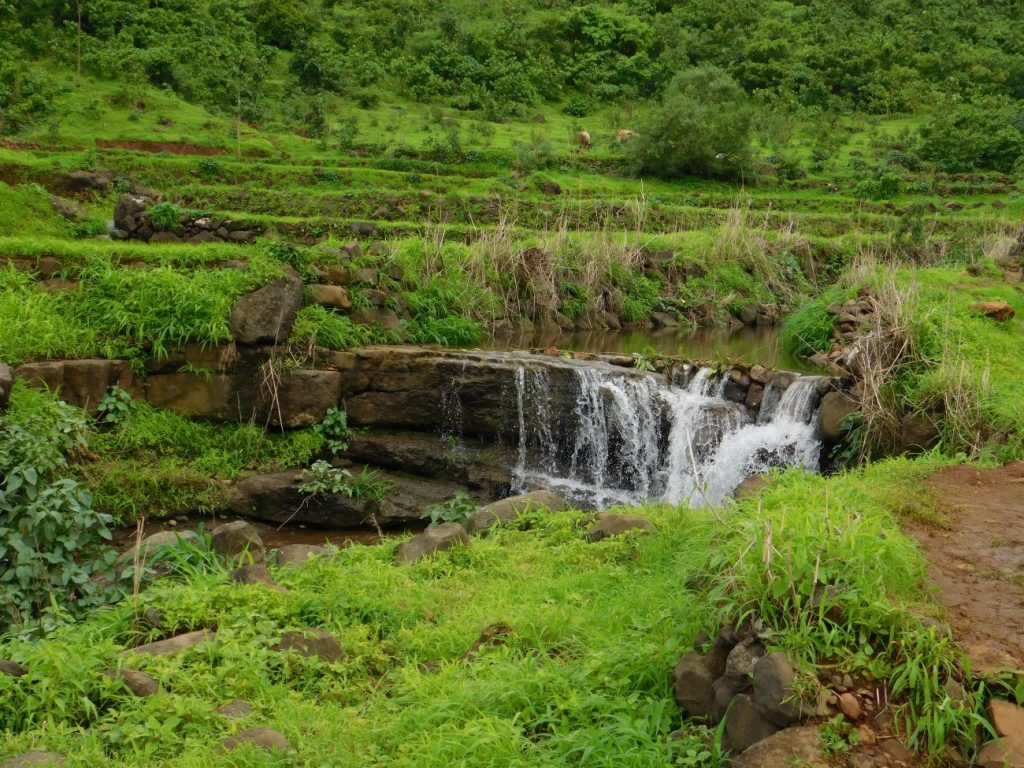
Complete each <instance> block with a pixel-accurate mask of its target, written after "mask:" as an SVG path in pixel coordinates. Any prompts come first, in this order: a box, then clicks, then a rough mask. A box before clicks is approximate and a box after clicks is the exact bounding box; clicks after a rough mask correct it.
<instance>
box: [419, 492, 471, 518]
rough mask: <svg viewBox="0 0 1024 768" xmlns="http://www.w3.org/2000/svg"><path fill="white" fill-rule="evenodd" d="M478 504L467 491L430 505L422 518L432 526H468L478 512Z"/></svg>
mask: <svg viewBox="0 0 1024 768" xmlns="http://www.w3.org/2000/svg"><path fill="white" fill-rule="evenodd" d="M476 506H477V505H476V502H475V501H473V499H471V498H470V496H469V494H468V493H466V492H465V491H459V492H458V493H456V494H455V495H454V496H452V497H451V498H450V499H447V500H446V501H440V502H437V503H435V504H431V505H429V506H428V507H427V508H426V510H425V511H424V512H423V514H422V515H420V517H422V518H423V519H424V520H429V521H430V524H431V525H437V524H438V523H459V524H461V525H466V524H467V523H468V522H469V518H470V516H471V515H472V514H473V512H474V511H476Z"/></svg>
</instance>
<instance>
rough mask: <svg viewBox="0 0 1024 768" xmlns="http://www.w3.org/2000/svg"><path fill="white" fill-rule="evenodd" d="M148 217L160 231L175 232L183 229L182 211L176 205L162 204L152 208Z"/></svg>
mask: <svg viewBox="0 0 1024 768" xmlns="http://www.w3.org/2000/svg"><path fill="white" fill-rule="evenodd" d="M146 215H147V216H149V220H150V221H151V222H152V223H153V226H155V227H157V228H158V229H165V230H168V231H171V232H173V231H175V230H178V229H181V220H182V216H183V214H182V210H181V208H179V207H178V206H177V205H175V204H174V203H170V202H166V201H165V202H162V203H157V204H156V205H154V206H152V207H151V208H150V209H149V210H148V211H147V212H146Z"/></svg>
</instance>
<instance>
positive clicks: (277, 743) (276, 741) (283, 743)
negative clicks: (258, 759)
mask: <svg viewBox="0 0 1024 768" xmlns="http://www.w3.org/2000/svg"><path fill="white" fill-rule="evenodd" d="M243 744H252V745H253V746H255V747H259V748H260V749H262V750H266V751H268V752H269V751H271V750H275V749H280V750H285V749H289V748H290V747H291V744H289V743H288V739H286V738H285V737H284V736H283V735H282V734H280V733H278V732H277V731H275V730H273V729H272V728H247V729H246V730H244V731H239V732H238V733H236V734H235V735H234V736H228V737H227V738H226V739H224V741H222V742H221V746H222V747H223V748H224V749H226V750H232V749H238V748H239V747H241V746H242V745H243Z"/></svg>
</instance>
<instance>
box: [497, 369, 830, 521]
mask: <svg viewBox="0 0 1024 768" xmlns="http://www.w3.org/2000/svg"><path fill="white" fill-rule="evenodd" d="M553 365H558V364H553ZM549 368H550V366H537V367H531V368H527V367H526V366H524V365H518V366H517V367H516V369H515V390H516V407H517V410H518V412H517V417H518V427H519V459H518V463H517V465H516V467H515V469H514V473H513V477H514V485H515V486H516V488H517V490H527V489H531V488H536V487H547V488H551V489H553V490H556V491H559V492H561V493H563V494H564V495H566V496H568V497H570V498H572V499H573V500H574V501H576V502H578V503H581V504H587V505H593V506H596V507H604V506H608V505H611V504H637V503H642V502H647V501H656V500H662V501H666V502H669V503H672V504H682V503H689V504H691V505H693V506H703V505H707V504H719V503H721V502H722V501H724V500H725V499H726V498H728V497H729V495H730V494H731V493H732V492H733V491H734V490H735V488H736V487H737V486H738V485H739V484H740V483H741V482H743V480H744V479H745V478H746V477H747V476H749V475H751V474H756V473H758V472H764V471H767V470H768V469H771V468H775V467H789V466H801V467H805V468H808V469H812V468H813V467H814V466H815V465H816V463H817V461H818V456H819V453H820V449H821V445H820V442H819V441H818V439H817V437H816V434H815V432H816V430H815V427H814V419H813V416H814V410H815V406H816V403H817V399H818V398H817V392H816V385H817V378H816V377H801V378H798V379H797V380H796V381H795V382H793V383H792V384H791V385H790V386H789V387H788V388H787V389H785V390H783V391H781V394H779V390H775V392H773V393H772V394H773V395H775V397H773V398H772V402H773V406H774V407H773V408H772V409H771V412H770V413H767V414H766V415H765V416H764V418H762V419H759V420H758V421H757V422H752V420H751V419H750V416H749V415H748V413H747V411H746V409H745V408H743V407H742V406H740V405H738V404H736V403H731V402H728V401H726V400H724V399H723V398H722V394H723V387H724V379H722V378H720V377H714V376H713V375H712V372H711V371H710V369H701V370H699V371H697V372H696V373H695V374H694V376H693V377H692V379H691V380H690V382H689V383H688V385H687V386H686V387H679V386H669V385H665V384H662V383H660V382H659V381H658V380H657V379H656V378H654V377H650V376H634V375H626V374H624V373H622V372H619V371H614V370H608V369H604V368H597V367H589V366H584V365H574V364H572V363H569V362H566V363H565V364H564V365H563V366H562V368H563V369H562V370H561V371H559V372H560V373H562V374H565V375H564V376H559V377H558V378H559V379H560V380H561V381H562V382H563V383H562V385H561V386H563V387H564V386H567V385H566V384H565V380H566V379H567V380H568V381H569V382H570V385H571V387H572V392H571V394H570V397H571V398H572V399H573V400H574V402H573V406H572V408H571V412H569V410H570V409H566V408H565V405H564V403H565V398H564V397H563V398H562V399H561V400H559V398H558V397H557V393H556V392H555V389H556V385H555V383H554V380H553V379H554V377H553V376H552V375H551V371H550V370H549ZM559 403H561V404H559Z"/></svg>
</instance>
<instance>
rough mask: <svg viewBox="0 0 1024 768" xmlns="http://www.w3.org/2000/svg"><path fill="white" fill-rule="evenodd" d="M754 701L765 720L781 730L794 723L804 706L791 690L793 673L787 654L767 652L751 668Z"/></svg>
mask: <svg viewBox="0 0 1024 768" xmlns="http://www.w3.org/2000/svg"><path fill="white" fill-rule="evenodd" d="M753 678H754V700H755V701H756V702H757V706H758V708H759V709H760V710H761V712H762V714H763V715H764V717H765V719H766V720H768V721H769V722H772V723H774V724H775V725H778V726H780V727H782V728H785V727H786V726H788V725H792V724H793V723H795V722H797V721H798V720H799V719H800V718H801V716H802V715H803V714H804V711H803V710H804V707H803V706H802V705H801V702H800V701H799V699H798V698H797V696H796V693H795V691H794V690H793V680H794V679H795V678H796V671H795V670H794V669H793V665H792V664H790V663H789V659H788V658H786V654H784V653H780V652H776V653H769V654H767V655H765V656H762V657H761V658H760V659H758V660H757V663H756V664H755V665H754V673H753Z"/></svg>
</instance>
